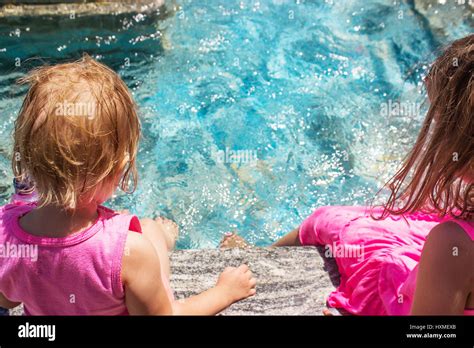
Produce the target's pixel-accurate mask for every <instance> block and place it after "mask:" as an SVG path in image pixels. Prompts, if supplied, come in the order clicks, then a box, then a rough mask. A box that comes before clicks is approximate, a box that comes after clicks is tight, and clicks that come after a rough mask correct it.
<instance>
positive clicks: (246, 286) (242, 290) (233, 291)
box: [216, 265, 257, 303]
mask: <svg viewBox="0 0 474 348" xmlns="http://www.w3.org/2000/svg"><path fill="white" fill-rule="evenodd" d="M256 284H257V281H256V279H255V278H254V277H253V274H252V272H251V271H250V269H249V268H248V266H247V265H241V266H240V267H238V268H236V267H227V268H226V269H225V270H224V272H222V273H221V275H220V276H219V279H218V280H217V285H216V287H217V288H221V289H222V290H223V291H224V293H225V294H226V295H227V296H229V299H230V300H231V301H232V303H234V302H236V301H239V300H242V299H244V298H247V297H249V296H253V295H255V292H256V290H255V285H256Z"/></svg>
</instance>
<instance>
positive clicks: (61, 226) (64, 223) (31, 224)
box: [19, 204, 98, 238]
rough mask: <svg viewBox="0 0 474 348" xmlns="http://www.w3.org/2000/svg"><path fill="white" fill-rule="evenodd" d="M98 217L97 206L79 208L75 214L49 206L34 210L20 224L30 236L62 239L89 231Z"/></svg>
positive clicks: (21, 219) (22, 218)
mask: <svg viewBox="0 0 474 348" xmlns="http://www.w3.org/2000/svg"><path fill="white" fill-rule="evenodd" d="M97 217H98V213H97V204H90V205H88V206H84V207H81V208H77V209H76V210H75V211H74V212H72V211H66V210H63V209H61V208H60V207H58V206H53V205H48V206H44V207H41V208H36V209H33V210H32V211H30V212H29V213H27V214H25V215H24V216H23V217H21V218H20V221H19V222H20V226H21V228H22V229H23V230H25V231H26V232H28V233H30V234H33V235H36V236H44V237H56V238H60V237H66V236H68V235H70V234H73V233H75V232H79V231H81V230H84V229H87V228H88V227H90V226H91V225H92V224H93V223H94V222H95V221H96V219H97Z"/></svg>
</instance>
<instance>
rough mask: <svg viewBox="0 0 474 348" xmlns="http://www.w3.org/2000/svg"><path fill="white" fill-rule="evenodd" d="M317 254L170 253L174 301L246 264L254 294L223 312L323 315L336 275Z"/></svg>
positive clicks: (300, 250) (304, 250) (298, 250)
mask: <svg viewBox="0 0 474 348" xmlns="http://www.w3.org/2000/svg"><path fill="white" fill-rule="evenodd" d="M320 254H321V250H319V251H318V249H316V248H314V247H292V248H248V249H226V250H218V249H205V250H179V251H175V252H173V253H172V254H171V265H172V274H173V275H172V277H171V287H172V288H173V290H174V293H175V296H176V298H177V299H180V298H184V297H188V296H191V295H195V294H197V293H199V292H201V291H204V290H206V289H208V288H210V287H212V286H214V285H215V282H216V281H217V277H218V275H219V273H220V272H221V271H223V270H224V268H225V267H228V266H234V267H235V266H239V265H240V264H242V263H246V264H247V265H248V266H249V267H250V268H251V270H252V271H253V273H254V274H255V276H256V278H257V281H258V284H257V294H256V295H255V296H254V297H252V298H249V299H246V300H243V301H240V302H238V303H235V304H233V305H232V306H231V307H229V308H228V309H226V310H225V311H224V312H222V313H221V314H222V315H322V310H323V309H324V308H326V298H327V296H328V295H329V293H330V292H331V291H333V290H334V289H335V285H337V282H338V280H339V277H338V273H337V266H336V265H335V263H334V261H333V260H325V259H323V258H322V257H321V256H320ZM21 313H22V312H21V309H18V310H16V311H15V313H12V314H17V315H18V314H21ZM335 314H337V313H335Z"/></svg>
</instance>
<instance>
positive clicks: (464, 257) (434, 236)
mask: <svg viewBox="0 0 474 348" xmlns="http://www.w3.org/2000/svg"><path fill="white" fill-rule="evenodd" d="M423 253H425V254H428V253H429V254H431V255H432V256H434V257H435V258H437V259H438V261H439V262H440V263H441V264H444V265H446V266H449V265H451V266H452V267H453V268H457V269H459V268H462V269H463V272H468V271H470V272H472V273H473V274H474V270H473V269H472V262H473V259H474V242H473V241H472V239H471V237H470V236H469V235H468V234H467V233H466V231H465V230H464V229H463V228H462V227H461V225H459V224H457V223H456V222H454V221H448V222H443V223H441V224H439V225H437V226H435V227H434V228H433V229H432V230H431V232H430V233H429V235H428V238H427V240H426V243H425V246H424V249H423Z"/></svg>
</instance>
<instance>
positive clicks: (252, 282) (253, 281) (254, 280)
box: [250, 278, 257, 289]
mask: <svg viewBox="0 0 474 348" xmlns="http://www.w3.org/2000/svg"><path fill="white" fill-rule="evenodd" d="M255 286H257V279H255V278H252V279H250V287H251V288H252V289H253V288H255Z"/></svg>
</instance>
